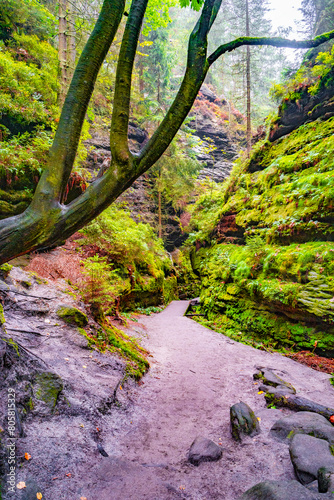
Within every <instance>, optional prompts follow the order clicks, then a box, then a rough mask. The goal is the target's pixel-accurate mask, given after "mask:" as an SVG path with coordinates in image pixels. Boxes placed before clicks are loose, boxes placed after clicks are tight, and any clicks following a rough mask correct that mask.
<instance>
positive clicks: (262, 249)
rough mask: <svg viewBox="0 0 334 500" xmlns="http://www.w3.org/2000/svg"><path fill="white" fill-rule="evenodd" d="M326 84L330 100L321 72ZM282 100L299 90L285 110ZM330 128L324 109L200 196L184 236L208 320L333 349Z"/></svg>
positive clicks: (257, 336) (239, 332) (271, 342)
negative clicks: (199, 280)
mask: <svg viewBox="0 0 334 500" xmlns="http://www.w3.org/2000/svg"><path fill="white" fill-rule="evenodd" d="M323 87H324V86H322V85H321V84H320V85H319V89H320V90H321V91H322V89H323ZM325 87H326V95H327V96H328V99H333V96H334V85H333V81H332V80H331V79H329V78H328V73H327V75H326V83H325ZM303 99H304V101H303V106H304V107H305V109H307V110H308V113H309V112H310V109H312V105H310V103H311V104H312V100H313V102H314V106H318V104H317V101H316V99H314V96H313V95H311V94H309V95H308V102H306V101H307V92H304V95H303ZM285 101H286V100H285ZM297 101H298V98H297ZM298 104H299V103H298V102H297V107H298ZM289 106H291V107H292V108H295V107H296V96H294V97H293V98H291V99H290V101H289V102H285V106H284V108H285V113H286V110H287V109H288V108H289ZM281 109H282V108H281ZM309 116H310V117H311V118H312V115H309ZM278 121H279V120H277V119H276V120H275V123H274V125H273V127H275V128H276V129H277V123H278ZM305 121H306V120H305ZM271 132H272V130H271ZM333 133H334V118H333V117H331V114H330V113H327V114H326V112H325V113H324V114H323V115H321V116H320V117H317V120H314V121H309V122H308V123H304V124H303V125H301V126H300V127H299V128H297V129H296V130H294V131H292V132H291V133H290V134H289V135H286V136H284V137H281V138H280V139H278V140H276V141H274V142H269V141H263V142H261V143H259V144H258V145H257V146H256V148H255V149H254V150H253V152H252V154H251V157H250V158H249V159H246V160H245V159H244V160H243V161H240V162H238V163H237V164H236V165H235V167H234V170H233V172H232V175H231V178H230V180H229V181H228V183H227V184H225V185H224V186H223V187H222V188H221V189H217V190H216V192H215V193H210V195H207V196H206V197H203V198H202V199H201V200H200V201H199V202H198V204H197V207H196V209H195V210H194V213H195V215H194V216H193V222H192V224H193V229H194V233H193V234H192V235H191V240H190V241H191V242H192V243H193V244H194V248H193V267H194V269H195V270H196V272H197V273H198V274H200V276H201V278H202V293H201V299H202V309H203V311H204V312H205V314H206V315H207V320H206V324H209V325H210V326H212V327H213V328H214V329H216V330H219V331H222V332H224V333H227V334H228V335H230V336H232V337H235V338H238V339H240V338H241V339H242V338H243V337H244V338H246V339H248V341H249V339H251V341H252V342H253V343H254V342H255V343H257V344H260V345H261V344H265V345H267V346H273V347H282V346H283V347H294V348H297V349H310V350H316V351H318V352H319V353H320V354H325V355H327V356H333V355H334V335H333V334H334V226H333V222H334V136H333ZM269 137H271V135H270V134H269Z"/></svg>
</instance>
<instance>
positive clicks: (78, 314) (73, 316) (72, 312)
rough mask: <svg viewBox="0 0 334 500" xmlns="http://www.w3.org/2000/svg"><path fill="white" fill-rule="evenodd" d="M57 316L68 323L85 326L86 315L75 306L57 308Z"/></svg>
mask: <svg viewBox="0 0 334 500" xmlns="http://www.w3.org/2000/svg"><path fill="white" fill-rule="evenodd" d="M57 314H58V316H59V317H60V318H61V319H63V320H64V321H66V323H69V324H70V325H77V326H81V327H82V326H86V325H87V323H88V318H87V315H86V314H85V313H84V312H82V311H80V309H77V308H76V307H70V306H62V307H60V308H59V309H58V310H57Z"/></svg>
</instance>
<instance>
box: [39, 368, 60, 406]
mask: <svg viewBox="0 0 334 500" xmlns="http://www.w3.org/2000/svg"><path fill="white" fill-rule="evenodd" d="M62 390H63V382H62V380H61V378H60V377H59V376H58V375H56V374H55V373H51V372H44V373H39V374H37V375H36V377H35V380H34V384H33V392H34V396H35V398H36V399H38V400H40V401H43V402H44V403H45V404H46V405H47V407H48V408H49V409H50V410H51V411H52V410H53V409H54V407H55V406H56V403H57V399H58V397H59V394H60V393H61V391H62Z"/></svg>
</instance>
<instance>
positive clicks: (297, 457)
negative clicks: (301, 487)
mask: <svg viewBox="0 0 334 500" xmlns="http://www.w3.org/2000/svg"><path fill="white" fill-rule="evenodd" d="M290 457H291V461H292V463H293V467H294V469H295V474H296V476H297V479H298V480H299V481H300V482H301V483H302V484H308V483H311V482H312V481H314V480H315V479H317V477H318V470H319V469H320V468H321V467H328V468H334V456H333V455H332V454H331V450H330V446H329V444H328V442H327V441H324V440H323V439H318V438H315V437H312V436H308V435H306V434H296V435H295V436H294V437H293V438H292V441H291V443H290Z"/></svg>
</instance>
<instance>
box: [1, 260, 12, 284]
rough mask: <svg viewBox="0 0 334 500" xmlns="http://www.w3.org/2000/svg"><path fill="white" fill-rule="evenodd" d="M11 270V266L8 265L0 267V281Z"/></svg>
mask: <svg viewBox="0 0 334 500" xmlns="http://www.w3.org/2000/svg"><path fill="white" fill-rule="evenodd" d="M12 269H13V266H11V265H10V264H8V263H5V264H2V266H0V279H2V280H4V279H6V278H7V276H8V275H9V273H10V272H11V270H12Z"/></svg>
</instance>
